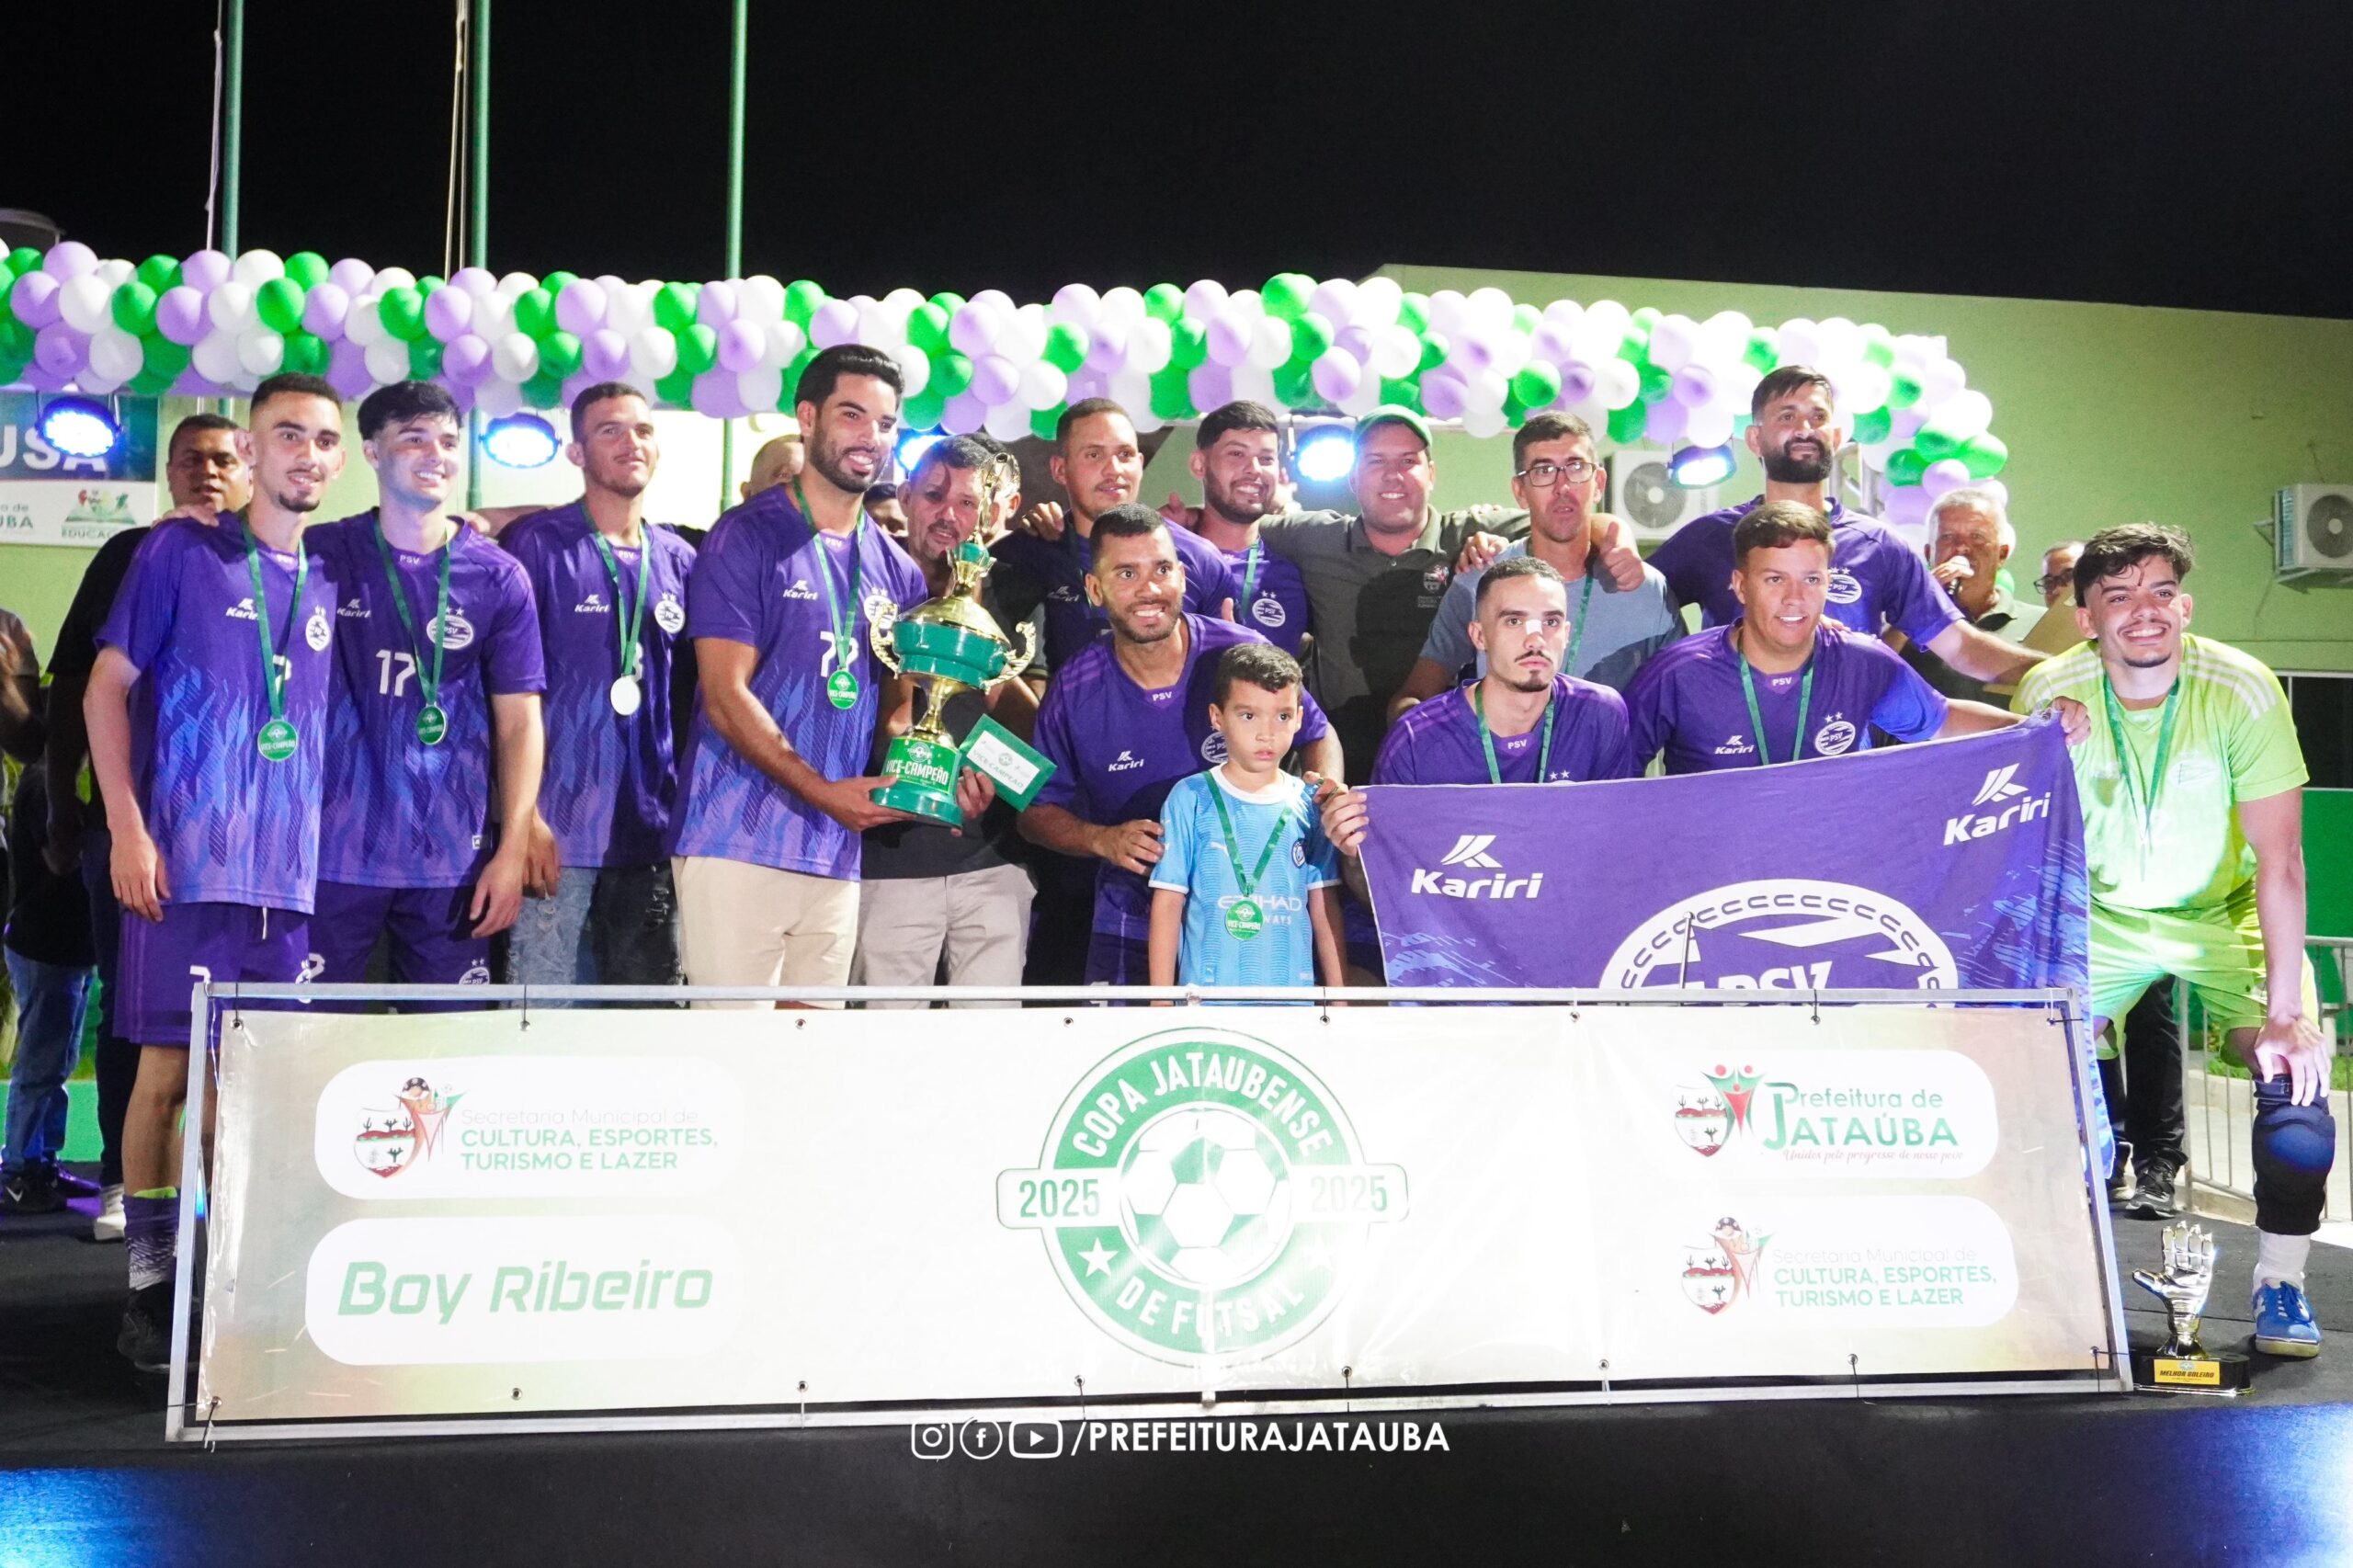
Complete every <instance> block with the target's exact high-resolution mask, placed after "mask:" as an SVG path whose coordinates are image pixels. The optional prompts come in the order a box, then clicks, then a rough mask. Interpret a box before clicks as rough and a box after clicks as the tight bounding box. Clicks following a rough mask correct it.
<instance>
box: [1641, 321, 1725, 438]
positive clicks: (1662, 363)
mask: <svg viewBox="0 0 2353 1568" xmlns="http://www.w3.org/2000/svg"><path fill="white" fill-rule="evenodd" d="M1695 358H1699V323H1697V322H1695V321H1693V320H1692V319H1691V318H1690V317H1689V316H1682V315H1673V316H1663V317H1661V318H1660V319H1659V324H1657V325H1656V326H1654V327H1653V328H1651V363H1652V364H1654V365H1656V366H1657V367H1658V368H1659V369H1662V370H1665V371H1667V372H1668V373H1669V374H1672V373H1674V372H1675V371H1677V370H1679V369H1683V367H1684V366H1686V365H1688V364H1689V363H1691V361H1692V360H1693V359H1695ZM1711 444H1712V443H1711Z"/></svg>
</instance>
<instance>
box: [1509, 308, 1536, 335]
mask: <svg viewBox="0 0 2353 1568" xmlns="http://www.w3.org/2000/svg"><path fill="white" fill-rule="evenodd" d="M1543 319H1544V312H1542V311H1540V310H1538V309H1537V308H1536V307H1535V306H1534V305H1514V306H1513V307H1512V308H1511V329H1512V330H1513V331H1514V332H1516V333H1518V334H1519V335H1520V336H1522V337H1526V336H1528V335H1529V334H1531V333H1533V332H1534V331H1535V330H1536V324H1537V323H1539V322H1540V321H1542V320H1543Z"/></svg>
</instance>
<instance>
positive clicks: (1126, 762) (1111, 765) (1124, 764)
mask: <svg viewBox="0 0 2353 1568" xmlns="http://www.w3.org/2000/svg"><path fill="white" fill-rule="evenodd" d="M1142 766H1143V758H1142V757H1140V756H1137V755H1136V754H1135V753H1133V752H1131V751H1124V750H1123V751H1121V752H1120V755H1119V756H1115V757H1113V758H1112V759H1111V760H1110V761H1109V762H1107V763H1105V764H1104V765H1103V771H1104V772H1106V773H1132V772H1134V771H1135V770H1136V769H1137V768H1139V767H1142Z"/></svg>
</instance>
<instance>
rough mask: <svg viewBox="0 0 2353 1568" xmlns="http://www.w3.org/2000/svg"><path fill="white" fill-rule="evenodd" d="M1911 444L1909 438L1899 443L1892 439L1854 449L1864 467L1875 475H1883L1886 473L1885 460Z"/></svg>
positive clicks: (1873, 442)
mask: <svg viewBox="0 0 2353 1568" xmlns="http://www.w3.org/2000/svg"><path fill="white" fill-rule="evenodd" d="M1911 444H1912V440H1911V437H1908V436H1907V437H1904V439H1903V440H1901V441H1897V440H1893V439H1891V440H1885V441H1872V442H1870V443H1869V444H1868V445H1865V446H1860V447H1858V448H1856V450H1857V451H1858V452H1860V453H1861V454H1862V458H1863V464H1864V466H1865V467H1867V468H1869V469H1870V470H1871V471H1872V472H1875V473H1884V472H1887V460H1888V459H1890V458H1892V457H1893V456H1894V455H1895V454H1896V453H1898V452H1900V451H1902V450H1903V449H1904V448H1906V447H1908V446H1910V445H1911Z"/></svg>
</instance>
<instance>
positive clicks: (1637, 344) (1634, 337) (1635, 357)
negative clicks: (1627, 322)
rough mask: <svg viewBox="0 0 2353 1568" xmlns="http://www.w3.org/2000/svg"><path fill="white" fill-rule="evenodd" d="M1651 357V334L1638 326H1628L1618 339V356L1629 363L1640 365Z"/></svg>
mask: <svg viewBox="0 0 2353 1568" xmlns="http://www.w3.org/2000/svg"><path fill="white" fill-rule="evenodd" d="M1650 357H1651V335H1650V334H1649V333H1648V332H1646V331H1644V330H1643V328H1642V327H1639V326H1630V327H1628V328H1627V329H1626V335H1625V336H1623V337H1621V338H1620V339H1619V340H1618V358H1620V359H1623V360H1625V361H1626V362H1627V363H1628V364H1630V365H1640V364H1643V363H1644V362H1645V361H1647V360H1648V359H1649V358H1650Z"/></svg>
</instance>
